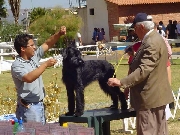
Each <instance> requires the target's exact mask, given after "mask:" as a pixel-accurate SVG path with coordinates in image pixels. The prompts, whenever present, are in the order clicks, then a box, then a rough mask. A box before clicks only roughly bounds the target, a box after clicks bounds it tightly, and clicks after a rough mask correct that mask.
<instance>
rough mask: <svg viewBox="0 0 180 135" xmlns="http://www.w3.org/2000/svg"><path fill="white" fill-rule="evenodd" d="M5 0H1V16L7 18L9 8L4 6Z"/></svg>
mask: <svg viewBox="0 0 180 135" xmlns="http://www.w3.org/2000/svg"><path fill="white" fill-rule="evenodd" d="M4 4H5V2H4V0H0V17H3V18H6V16H7V9H6V8H5V7H4Z"/></svg>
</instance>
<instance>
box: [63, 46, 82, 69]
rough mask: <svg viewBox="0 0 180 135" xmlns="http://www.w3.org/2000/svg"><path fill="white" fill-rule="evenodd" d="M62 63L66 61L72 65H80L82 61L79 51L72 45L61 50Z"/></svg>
mask: <svg viewBox="0 0 180 135" xmlns="http://www.w3.org/2000/svg"><path fill="white" fill-rule="evenodd" d="M62 56H63V64H65V63H68V64H70V65H74V66H81V65H83V64H84V61H83V60H82V58H81V52H80V51H79V50H78V49H76V48H74V47H67V48H65V49H64V50H63V53H62Z"/></svg>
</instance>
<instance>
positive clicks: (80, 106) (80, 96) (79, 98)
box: [75, 86, 84, 117]
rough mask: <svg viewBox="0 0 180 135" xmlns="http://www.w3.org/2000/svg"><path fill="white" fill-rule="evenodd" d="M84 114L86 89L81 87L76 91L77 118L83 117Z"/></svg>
mask: <svg viewBox="0 0 180 135" xmlns="http://www.w3.org/2000/svg"><path fill="white" fill-rule="evenodd" d="M83 113H84V87H83V86H80V87H78V88H77V89H76V111H75V116H77V117H78V116H81V115H83Z"/></svg>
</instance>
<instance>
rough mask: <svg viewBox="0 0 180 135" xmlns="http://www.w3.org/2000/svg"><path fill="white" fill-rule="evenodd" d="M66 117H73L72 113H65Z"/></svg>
mask: <svg viewBox="0 0 180 135" xmlns="http://www.w3.org/2000/svg"><path fill="white" fill-rule="evenodd" d="M65 115H66V116H73V115H74V112H67V113H65Z"/></svg>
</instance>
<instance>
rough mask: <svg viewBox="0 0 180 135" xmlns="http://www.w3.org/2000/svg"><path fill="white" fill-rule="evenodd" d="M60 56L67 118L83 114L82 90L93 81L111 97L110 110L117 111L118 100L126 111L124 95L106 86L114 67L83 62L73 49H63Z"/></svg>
mask: <svg viewBox="0 0 180 135" xmlns="http://www.w3.org/2000/svg"><path fill="white" fill-rule="evenodd" d="M62 56H63V69H62V81H63V83H64V84H65V86H66V90H67V96H68V110H69V112H67V113H66V115H67V116H71V115H75V116H81V115H82V114H83V112H84V88H85V87H86V86H87V85H88V84H90V83H91V82H92V81H95V80H97V81H98V82H99V85H100V87H101V89H102V90H103V91H104V92H105V93H106V94H107V95H109V96H111V99H112V101H113V105H111V106H110V108H113V109H117V108H118V101H119V100H120V102H121V109H122V110H126V109H127V102H126V99H125V95H124V93H123V92H122V91H121V90H120V89H119V87H110V86H108V84H107V81H108V78H111V77H113V74H114V67H113V65H112V64H110V63H108V62H107V61H105V60H88V61H83V60H82V58H81V52H80V51H79V50H77V49H76V48H73V47H67V48H66V49H64V51H63V54H62ZM74 91H75V93H74ZM75 94H76V97H75ZM75 104H76V111H75ZM74 111H75V112H74ZM74 113H75V114H74Z"/></svg>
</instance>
